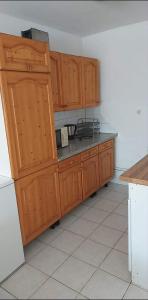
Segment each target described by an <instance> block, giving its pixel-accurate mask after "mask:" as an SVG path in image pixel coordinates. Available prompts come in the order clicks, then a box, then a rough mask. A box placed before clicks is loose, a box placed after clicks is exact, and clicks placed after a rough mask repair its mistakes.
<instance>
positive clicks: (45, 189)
mask: <svg viewBox="0 0 148 300" xmlns="http://www.w3.org/2000/svg"><path fill="white" fill-rule="evenodd" d="M15 187H16V194H17V203H18V209H19V216H20V224H21V232H22V238H23V244H24V245H26V244H28V243H29V242H30V241H31V240H33V239H34V238H36V237H37V236H38V235H39V234H41V233H42V232H43V231H44V230H45V229H47V228H48V227H49V226H50V225H52V224H53V223H55V222H56V221H57V220H59V219H60V218H61V212H60V199H59V182H58V168H57V165H54V166H51V167H49V168H46V169H44V170H42V171H39V172H37V173H34V174H31V175H29V176H26V177H24V178H22V179H19V180H17V181H16V183H15Z"/></svg>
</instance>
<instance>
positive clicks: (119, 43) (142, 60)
mask: <svg viewBox="0 0 148 300" xmlns="http://www.w3.org/2000/svg"><path fill="white" fill-rule="evenodd" d="M83 48H84V53H85V54H86V55H88V56H92V57H97V58H98V59H100V60H101V99H102V103H101V105H100V107H99V108H97V109H96V110H91V112H93V113H94V115H95V116H96V117H100V119H101V122H102V129H103V131H113V132H114V131H115V132H118V138H117V141H116V144H117V147H116V168H117V169H118V170H117V174H118V175H119V174H120V173H122V169H126V168H129V167H130V166H131V165H133V164H134V163H135V162H136V161H138V160H139V159H140V158H142V157H143V156H144V155H145V154H147V153H148V22H143V23H139V24H134V25H130V26H124V27H121V28H116V29H113V30H109V31H106V32H102V33H99V34H95V35H91V36H88V37H86V38H84V39H83Z"/></svg>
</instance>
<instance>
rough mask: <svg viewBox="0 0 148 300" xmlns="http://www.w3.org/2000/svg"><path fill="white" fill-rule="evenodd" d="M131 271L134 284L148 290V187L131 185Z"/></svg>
mask: <svg viewBox="0 0 148 300" xmlns="http://www.w3.org/2000/svg"><path fill="white" fill-rule="evenodd" d="M129 269H130V270H131V272H132V282H133V283H134V284H136V285H138V286H140V287H142V288H145V289H148V186H144V185H138V184H132V183H130V184H129Z"/></svg>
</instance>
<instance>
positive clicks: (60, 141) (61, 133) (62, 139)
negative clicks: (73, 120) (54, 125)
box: [56, 127, 68, 149]
mask: <svg viewBox="0 0 148 300" xmlns="http://www.w3.org/2000/svg"><path fill="white" fill-rule="evenodd" d="M56 143H57V148H58V149H59V148H63V147H66V146H68V131H67V127H62V128H60V129H57V130H56Z"/></svg>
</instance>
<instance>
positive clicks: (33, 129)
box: [1, 71, 57, 179]
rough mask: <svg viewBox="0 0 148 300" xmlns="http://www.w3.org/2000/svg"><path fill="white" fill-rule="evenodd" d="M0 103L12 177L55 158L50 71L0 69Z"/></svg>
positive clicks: (48, 162) (30, 170) (50, 161)
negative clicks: (0, 70)
mask: <svg viewBox="0 0 148 300" xmlns="http://www.w3.org/2000/svg"><path fill="white" fill-rule="evenodd" d="M1 87H2V104H3V109H4V117H5V123H6V130H7V137H8V147H9V155H10V162H11V169H12V176H13V178H15V179H17V178H20V177H23V176H25V175H27V174H30V173H33V172H35V171H37V170H40V169H41V168H44V167H47V166H49V165H51V164H53V163H54V162H55V161H56V160H57V153H56V145H55V132H54V126H53V107H52V103H51V102H52V100H51V81H50V77H49V74H44V73H43V74H35V73H33V74H30V73H25V72H12V71H11V72H5V71H3V72H1Z"/></svg>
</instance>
